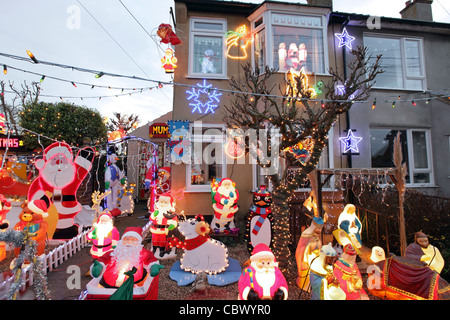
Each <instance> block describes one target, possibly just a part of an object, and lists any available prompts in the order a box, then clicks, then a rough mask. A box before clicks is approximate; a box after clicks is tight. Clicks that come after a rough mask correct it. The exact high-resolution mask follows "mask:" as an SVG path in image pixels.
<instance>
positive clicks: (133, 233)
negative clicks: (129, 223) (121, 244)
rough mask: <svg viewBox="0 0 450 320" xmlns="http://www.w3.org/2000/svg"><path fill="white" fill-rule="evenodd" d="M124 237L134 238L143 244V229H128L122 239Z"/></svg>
mask: <svg viewBox="0 0 450 320" xmlns="http://www.w3.org/2000/svg"><path fill="white" fill-rule="evenodd" d="M124 237H134V238H136V239H138V240H139V242H142V240H143V239H142V228H140V227H128V228H126V229H125V232H124V233H123V235H122V239H123V238H124Z"/></svg>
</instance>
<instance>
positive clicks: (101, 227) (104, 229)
mask: <svg viewBox="0 0 450 320" xmlns="http://www.w3.org/2000/svg"><path fill="white" fill-rule="evenodd" d="M112 229H113V224H112V222H111V223H107V224H98V225H97V238H106V237H107V236H108V234H109V233H110V232H111V231H112Z"/></svg>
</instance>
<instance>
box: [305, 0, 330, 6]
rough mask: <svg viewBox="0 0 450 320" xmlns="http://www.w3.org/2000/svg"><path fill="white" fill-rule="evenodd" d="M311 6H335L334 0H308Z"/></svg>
mask: <svg viewBox="0 0 450 320" xmlns="http://www.w3.org/2000/svg"><path fill="white" fill-rule="evenodd" d="M306 3H307V4H308V5H310V6H316V7H328V8H333V0H306Z"/></svg>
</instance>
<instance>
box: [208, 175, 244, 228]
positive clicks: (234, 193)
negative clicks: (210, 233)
mask: <svg viewBox="0 0 450 320" xmlns="http://www.w3.org/2000/svg"><path fill="white" fill-rule="evenodd" d="M216 184H217V185H216ZM212 196H213V206H212V207H213V209H214V217H213V219H212V221H211V227H212V228H213V229H214V230H215V231H216V232H225V233H229V232H232V233H233V232H238V231H239V230H236V226H235V224H234V214H235V213H236V212H237V211H238V209H239V208H238V206H237V201H238V200H239V192H238V190H237V189H236V184H235V183H234V182H233V181H232V180H231V179H228V178H224V179H222V180H220V182H218V183H217V182H215V183H214V184H213V187H212Z"/></svg>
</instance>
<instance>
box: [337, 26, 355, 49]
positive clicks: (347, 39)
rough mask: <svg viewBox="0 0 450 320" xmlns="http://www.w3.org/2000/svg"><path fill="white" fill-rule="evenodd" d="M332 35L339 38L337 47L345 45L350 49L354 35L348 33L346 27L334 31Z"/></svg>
mask: <svg viewBox="0 0 450 320" xmlns="http://www.w3.org/2000/svg"><path fill="white" fill-rule="evenodd" d="M334 36H335V37H337V38H338V39H339V48H341V47H343V46H346V47H347V48H349V49H350V50H352V42H353V41H354V40H355V37H352V36H351V35H349V34H348V32H347V29H345V28H344V29H343V30H342V33H335V34H334Z"/></svg>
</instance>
